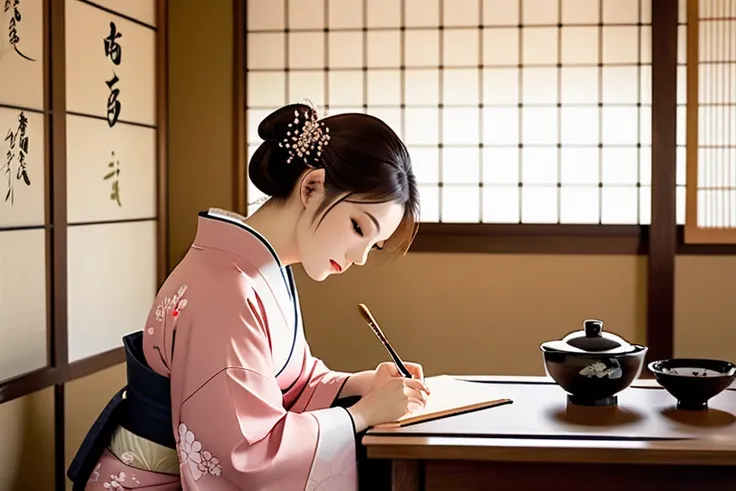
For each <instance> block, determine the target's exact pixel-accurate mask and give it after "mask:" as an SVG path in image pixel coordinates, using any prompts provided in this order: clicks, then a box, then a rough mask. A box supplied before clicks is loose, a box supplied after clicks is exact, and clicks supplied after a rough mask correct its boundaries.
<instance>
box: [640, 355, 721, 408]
mask: <svg viewBox="0 0 736 491" xmlns="http://www.w3.org/2000/svg"><path fill="white" fill-rule="evenodd" d="M648 368H649V371H650V372H652V373H653V374H654V377H655V378H656V379H657V382H659V385H661V386H662V387H664V389H665V390H666V391H667V392H669V393H670V394H672V396H673V397H674V398H675V399H677V409H687V410H705V409H708V401H709V400H710V399H712V398H713V397H715V396H717V395H718V394H720V393H721V392H723V391H724V390H726V388H727V387H728V386H729V385H731V383H732V382H733V380H734V378H736V365H734V364H733V363H730V362H728V361H722V360H711V359H706V358H670V359H668V360H658V361H653V362H651V363H650V364H649V365H648Z"/></svg>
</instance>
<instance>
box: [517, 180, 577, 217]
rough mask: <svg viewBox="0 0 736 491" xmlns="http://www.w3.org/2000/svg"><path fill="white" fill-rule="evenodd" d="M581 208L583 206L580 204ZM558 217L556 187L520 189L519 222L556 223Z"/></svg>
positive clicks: (526, 187) (527, 187)
mask: <svg viewBox="0 0 736 491" xmlns="http://www.w3.org/2000/svg"><path fill="white" fill-rule="evenodd" d="M586 205H587V203H586ZM581 206H584V205H583V204H582V203H581ZM558 217H559V200H558V191H557V187H556V186H524V187H522V188H521V221H522V222H523V223H557V221H558Z"/></svg>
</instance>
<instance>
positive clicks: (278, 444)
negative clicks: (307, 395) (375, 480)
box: [177, 299, 357, 491]
mask: <svg viewBox="0 0 736 491" xmlns="http://www.w3.org/2000/svg"><path fill="white" fill-rule="evenodd" d="M240 305H243V302H242V299H241V302H240ZM220 307H221V308H218V309H216V311H215V312H213V314H212V315H211V316H207V317H208V318H209V317H211V318H212V321H213V323H212V324H211V325H209V326H204V332H202V333H199V334H200V336H202V337H199V338H198V336H196V335H192V338H191V340H190V341H191V344H190V346H191V347H190V348H189V350H190V352H189V357H188V358H189V359H187V361H186V363H185V364H186V368H185V369H184V370H185V372H186V374H185V377H186V376H188V375H189V373H190V372H191V373H192V374H193V375H192V376H201V374H199V375H194V374H196V373H197V370H196V366H197V364H198V363H200V362H201V363H203V364H211V363H212V357H217V356H220V357H221V358H222V360H221V361H220V363H221V365H222V366H221V368H220V369H219V370H216V371H215V374H214V375H212V376H211V377H209V379H208V380H207V381H206V382H205V383H204V384H203V385H201V387H199V388H197V389H196V390H194V391H193V392H192V393H191V395H189V396H188V397H187V398H186V399H185V400H184V401H183V402H182V404H181V408H180V411H179V419H178V421H179V426H178V435H177V441H178V451H179V460H180V470H181V478H182V484H183V485H184V487H183V489H184V490H187V491H189V490H204V489H207V490H220V489H222V490H230V489H242V490H246V489H247V490H250V489H264V490H265V489H268V490H310V491H312V490H317V489H319V490H325V491H327V490H335V491H338V490H339V491H343V490H346V491H347V490H350V491H353V490H356V489H357V479H356V447H355V429H354V424H353V421H352V418H351V416H350V414H349V413H348V412H347V410H345V409H344V408H342V407H333V408H322V409H316V410H311V411H304V412H295V411H287V410H285V409H284V407H283V395H282V392H281V389H280V387H279V385H278V383H277V381H276V378H275V376H274V370H273V364H272V360H271V351H270V346H269V338H268V336H267V334H266V330H265V328H264V327H265V326H264V325H263V324H262V323H261V322H260V319H262V318H263V317H262V314H261V313H259V314H261V315H254V313H253V311H252V310H251V309H250V308H249V306H248V305H244V306H243V307H236V308H233V307H232V305H223V306H220ZM185 385H186V384H185ZM197 385H198V384H195V385H194V386H195V387H196V386H197ZM223 481H224V482H223Z"/></svg>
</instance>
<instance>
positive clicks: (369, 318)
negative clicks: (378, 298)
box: [358, 303, 412, 378]
mask: <svg viewBox="0 0 736 491" xmlns="http://www.w3.org/2000/svg"><path fill="white" fill-rule="evenodd" d="M358 312H360V315H361V316H363V319H365V321H366V322H367V323H368V325H369V326H370V328H371V330H372V331H373V333H374V334H375V335H376V337H377V338H378V340H379V341H381V344H383V346H384V347H385V348H386V351H388V354H389V355H391V358H392V359H393V360H394V364H395V365H396V368H398V370H399V371H400V372H401V374H402V375H403V376H404V377H406V378H412V376H411V373H410V372H409V370H408V369H407V368H406V365H404V362H403V361H401V358H399V355H398V354H397V353H396V351H395V350H394V349H393V348H392V347H391V343H389V342H388V339H386V336H385V335H384V334H383V331H381V328H380V327H378V322H376V319H375V318H373V314H371V311H370V310H368V307H366V306H365V304H362V303H359V304H358Z"/></svg>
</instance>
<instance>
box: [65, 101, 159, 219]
mask: <svg viewBox="0 0 736 491" xmlns="http://www.w3.org/2000/svg"><path fill="white" fill-rule="evenodd" d="M115 130H116V131H110V129H109V128H108V127H107V123H106V122H105V121H101V120H98V119H92V118H87V117H84V116H72V115H69V116H67V220H68V222H69V223H70V224H74V223H84V222H99V221H118V220H132V219H148V218H154V217H155V216H156V191H157V187H156V182H157V177H156V172H157V170H156V130H155V129H151V128H146V127H141V126H136V125H130V124H124V123H123V124H120V125H119V126H117V127H116V128H115Z"/></svg>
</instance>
